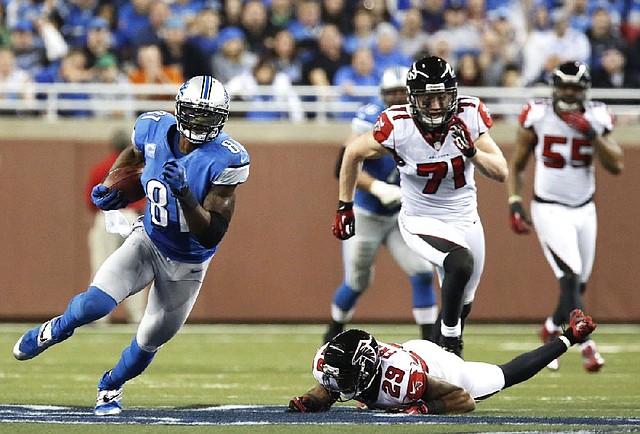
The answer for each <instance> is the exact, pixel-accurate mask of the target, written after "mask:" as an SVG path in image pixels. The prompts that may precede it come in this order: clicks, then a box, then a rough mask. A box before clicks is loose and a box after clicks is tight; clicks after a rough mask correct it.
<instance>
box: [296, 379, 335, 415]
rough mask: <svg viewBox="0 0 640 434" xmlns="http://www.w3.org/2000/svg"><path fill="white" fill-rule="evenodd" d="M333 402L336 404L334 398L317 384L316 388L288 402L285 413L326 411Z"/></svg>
mask: <svg viewBox="0 0 640 434" xmlns="http://www.w3.org/2000/svg"><path fill="white" fill-rule="evenodd" d="M334 402H336V398H334V397H332V396H331V394H330V393H329V391H327V389H325V388H324V386H322V385H321V384H320V383H318V384H317V385H316V387H314V388H313V389H311V390H309V391H308V392H307V393H305V394H304V395H302V396H294V397H293V398H292V399H291V401H289V408H288V410H287V411H290V412H293V413H317V412H321V411H328V410H329V409H330V408H331V406H332V405H333V403H334Z"/></svg>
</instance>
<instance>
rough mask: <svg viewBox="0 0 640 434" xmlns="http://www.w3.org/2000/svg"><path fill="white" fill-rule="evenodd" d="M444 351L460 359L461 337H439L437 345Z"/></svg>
mask: <svg viewBox="0 0 640 434" xmlns="http://www.w3.org/2000/svg"><path fill="white" fill-rule="evenodd" d="M438 344H439V345H440V346H441V347H442V348H443V349H444V350H445V351H448V352H450V353H453V354H455V355H456V356H458V357H460V358H461V359H462V347H463V346H464V345H463V343H462V336H455V337H446V336H441V337H440V342H439V343H438Z"/></svg>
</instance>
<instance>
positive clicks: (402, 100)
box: [380, 66, 409, 107]
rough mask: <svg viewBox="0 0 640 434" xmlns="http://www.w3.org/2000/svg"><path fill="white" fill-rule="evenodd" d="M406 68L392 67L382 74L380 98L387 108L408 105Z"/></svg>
mask: <svg viewBox="0 0 640 434" xmlns="http://www.w3.org/2000/svg"><path fill="white" fill-rule="evenodd" d="M408 72H409V68H407V67H406V66H392V67H389V68H387V69H385V70H384V71H383V72H382V78H381V79H380V96H381V97H382V101H383V102H384V104H385V105H386V106H387V107H391V106H392V105H397V104H406V103H407V73H408Z"/></svg>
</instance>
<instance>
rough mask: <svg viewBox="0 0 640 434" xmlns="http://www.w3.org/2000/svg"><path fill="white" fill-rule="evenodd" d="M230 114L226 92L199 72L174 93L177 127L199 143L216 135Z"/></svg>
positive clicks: (219, 84) (193, 141)
mask: <svg viewBox="0 0 640 434" xmlns="http://www.w3.org/2000/svg"><path fill="white" fill-rule="evenodd" d="M228 118H229V94H228V93H227V91H226V89H225V88H224V86H223V85H222V83H220V82H219V81H218V80H216V79H215V78H213V77H211V76H208V75H200V76H197V77H193V78H191V79H190V80H188V81H186V82H185V83H184V84H183V85H182V86H181V87H180V90H179V91H178V94H177V95H176V120H177V123H178V131H180V133H182V134H183V135H184V136H185V137H186V138H187V140H189V141H190V142H191V143H194V144H196V145H202V144H204V143H206V142H210V141H211V140H213V139H215V138H216V137H217V136H218V134H220V131H221V130H222V127H224V124H225V123H226V122H227V119H228Z"/></svg>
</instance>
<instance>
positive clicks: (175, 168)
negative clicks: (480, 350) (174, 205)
mask: <svg viewBox="0 0 640 434" xmlns="http://www.w3.org/2000/svg"><path fill="white" fill-rule="evenodd" d="M162 169H163V171H162V174H161V176H162V178H163V179H164V181H165V182H166V183H167V185H168V186H169V188H170V189H171V193H172V194H173V195H174V196H175V197H176V198H177V199H178V200H179V201H180V203H181V204H182V206H183V207H186V208H195V207H197V206H198V200H197V199H196V197H195V196H194V195H193V193H192V192H191V189H190V188H189V183H188V182H187V172H185V170H184V166H183V165H182V164H180V163H179V162H177V161H176V160H169V161H167V162H166V163H164V165H163V166H162Z"/></svg>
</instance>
